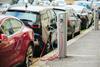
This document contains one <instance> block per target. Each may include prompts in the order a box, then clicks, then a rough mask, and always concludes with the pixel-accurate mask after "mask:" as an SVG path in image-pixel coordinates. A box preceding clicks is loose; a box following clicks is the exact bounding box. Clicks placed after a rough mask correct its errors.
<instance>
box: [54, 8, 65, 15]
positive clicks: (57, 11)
mask: <svg viewBox="0 0 100 67" xmlns="http://www.w3.org/2000/svg"><path fill="white" fill-rule="evenodd" d="M54 11H55V13H56V14H57V15H59V14H60V13H63V12H65V10H59V9H54Z"/></svg>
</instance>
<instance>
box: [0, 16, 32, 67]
mask: <svg viewBox="0 0 100 67" xmlns="http://www.w3.org/2000/svg"><path fill="white" fill-rule="evenodd" d="M32 35H34V32H33V31H32V29H30V28H28V27H26V26H25V25H24V24H23V23H22V21H21V20H19V19H17V18H15V17H12V16H6V15H0V67H17V66H18V65H19V64H21V65H23V67H25V66H27V67H29V65H30V64H31V62H32V61H31V60H30V58H32V57H33V53H34V52H33V50H34V37H33V36H32Z"/></svg>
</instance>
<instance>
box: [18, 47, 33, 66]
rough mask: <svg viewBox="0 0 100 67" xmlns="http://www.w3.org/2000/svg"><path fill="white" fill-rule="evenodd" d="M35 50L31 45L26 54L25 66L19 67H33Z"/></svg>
mask: <svg viewBox="0 0 100 67" xmlns="http://www.w3.org/2000/svg"><path fill="white" fill-rule="evenodd" d="M33 49H34V48H33V46H32V45H29V47H28V49H27V52H26V57H25V60H24V62H23V64H22V65H21V66H19V67H29V66H30V65H32V58H33V54H34V51H33Z"/></svg>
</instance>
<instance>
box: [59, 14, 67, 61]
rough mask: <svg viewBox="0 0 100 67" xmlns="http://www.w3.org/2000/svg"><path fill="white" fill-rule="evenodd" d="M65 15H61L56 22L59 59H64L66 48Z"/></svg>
mask: <svg viewBox="0 0 100 67" xmlns="http://www.w3.org/2000/svg"><path fill="white" fill-rule="evenodd" d="M66 19H67V13H61V14H59V16H58V20H57V40H58V41H57V42H58V54H59V59H60V58H64V57H66V50H67V49H66V46H67V21H66Z"/></svg>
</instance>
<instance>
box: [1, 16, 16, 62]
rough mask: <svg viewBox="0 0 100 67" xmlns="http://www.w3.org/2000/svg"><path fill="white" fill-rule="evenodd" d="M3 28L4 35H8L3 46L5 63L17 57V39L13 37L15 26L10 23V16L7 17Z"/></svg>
mask: <svg viewBox="0 0 100 67" xmlns="http://www.w3.org/2000/svg"><path fill="white" fill-rule="evenodd" d="M1 29H2V30H3V33H4V35H5V36H6V40H3V41H4V43H3V48H2V49H1V52H2V53H3V55H4V56H2V57H4V58H3V59H0V60H3V61H4V62H5V63H9V62H12V61H13V59H14V58H15V57H16V51H15V49H14V47H15V39H14V38H13V34H14V31H13V28H12V25H11V23H10V18H9V19H6V20H5V21H4V22H3V24H2V25H1Z"/></svg>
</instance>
